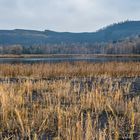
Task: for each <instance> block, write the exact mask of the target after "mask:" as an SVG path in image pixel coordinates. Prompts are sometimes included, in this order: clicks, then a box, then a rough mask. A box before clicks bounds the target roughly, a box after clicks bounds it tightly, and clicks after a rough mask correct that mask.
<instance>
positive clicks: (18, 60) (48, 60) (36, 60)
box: [0, 57, 140, 64]
mask: <svg viewBox="0 0 140 140" xmlns="http://www.w3.org/2000/svg"><path fill="white" fill-rule="evenodd" d="M77 61H86V62H95V63H96V62H101V63H102V62H112V61H113V62H140V57H90V58H89V57H84V58H83V57H71V58H70V57H54V58H53V57H50V58H48V57H47V58H0V63H10V64H16V63H29V64H30V63H58V62H77Z"/></svg>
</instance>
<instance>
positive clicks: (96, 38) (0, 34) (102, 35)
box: [0, 21, 140, 45]
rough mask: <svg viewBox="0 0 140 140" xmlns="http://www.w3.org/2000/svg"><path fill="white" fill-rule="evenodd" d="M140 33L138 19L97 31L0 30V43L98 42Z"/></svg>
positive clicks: (115, 39)
mask: <svg viewBox="0 0 140 140" xmlns="http://www.w3.org/2000/svg"><path fill="white" fill-rule="evenodd" d="M138 35H140V21H125V22H120V23H117V24H112V25H109V26H107V27H105V28H103V29H100V30H98V31H97V32H91V33H88V32H87V33H86V32H84V33H71V32H55V31H51V30H45V31H35V30H23V29H15V30H0V45H12V44H21V45H45V44H48V43H51V44H60V43H96V42H97V43H100V42H113V41H118V40H123V39H125V38H130V37H135V36H138Z"/></svg>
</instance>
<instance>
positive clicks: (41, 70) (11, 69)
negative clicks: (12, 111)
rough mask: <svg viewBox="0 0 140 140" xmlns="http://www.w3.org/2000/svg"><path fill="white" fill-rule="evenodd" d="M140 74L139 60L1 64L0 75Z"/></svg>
mask: <svg viewBox="0 0 140 140" xmlns="http://www.w3.org/2000/svg"><path fill="white" fill-rule="evenodd" d="M65 76H66V77H73V76H76V77H77V76H78V77H80V76H81V77H83V76H86V77H87V76H89V77H90V76H114V77H120V76H121V77H132V76H136V77H137V76H140V63H139V62H127V63H123V62H108V63H87V62H75V63H54V64H53V63H51V64H49V63H42V64H40V63H39V64H0V77H38V78H43V77H55V78H56V77H65Z"/></svg>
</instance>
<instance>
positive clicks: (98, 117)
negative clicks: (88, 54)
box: [0, 63, 140, 140]
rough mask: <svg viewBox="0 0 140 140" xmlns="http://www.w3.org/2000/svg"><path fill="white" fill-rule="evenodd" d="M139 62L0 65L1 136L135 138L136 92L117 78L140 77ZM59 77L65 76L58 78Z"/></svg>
mask: <svg viewBox="0 0 140 140" xmlns="http://www.w3.org/2000/svg"><path fill="white" fill-rule="evenodd" d="M134 66H135V67H134ZM139 67H140V64H139V63H105V64H91V63H74V64H69V63H63V64H62V63H61V64H34V65H31V64H16V65H11V64H0V75H1V76H0V77H1V78H3V77H4V78H5V79H4V80H1V81H0V139H1V140H5V139H10V140H19V139H23V140H46V139H48V140H119V139H131V140H138V139H139V138H140V108H139V107H140V96H139V92H138V93H137V94H135V93H134V96H133V94H132V93H131V84H132V83H131V82H127V83H126V84H121V83H120V82H119V81H117V79H118V77H119V78H120V79H121V78H122V77H124V76H129V77H137V76H139ZM103 70H104V71H103ZM60 76H64V77H65V78H56V77H60ZM88 76H89V77H88ZM96 76H98V77H97V79H98V80H95V79H94V78H93V77H96ZM13 77H17V78H18V79H19V80H18V81H13V80H11V79H10V78H13ZM21 77H26V78H24V79H22V78H21ZM29 77H30V78H29ZM36 77H39V79H38V80H36ZM43 77H46V79H43ZM48 77H53V78H48ZM81 77H82V78H81ZM112 77H114V80H112ZM103 79H106V80H105V81H104V80H103ZM91 81H92V82H91ZM113 81H115V83H114V82H113ZM129 95H131V96H129Z"/></svg>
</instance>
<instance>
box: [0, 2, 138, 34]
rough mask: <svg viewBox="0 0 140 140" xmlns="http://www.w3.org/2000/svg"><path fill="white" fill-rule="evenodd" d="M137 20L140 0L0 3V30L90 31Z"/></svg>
mask: <svg viewBox="0 0 140 140" xmlns="http://www.w3.org/2000/svg"><path fill="white" fill-rule="evenodd" d="M127 19H129V20H140V0H0V29H15V28H16V29H17V28H18V29H19V28H21V29H35V30H45V29H51V30H56V31H71V32H83V31H84V32H85V31H87V32H91V31H96V30H97V29H99V28H101V27H104V26H106V25H108V24H111V23H114V22H120V21H123V20H127Z"/></svg>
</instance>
